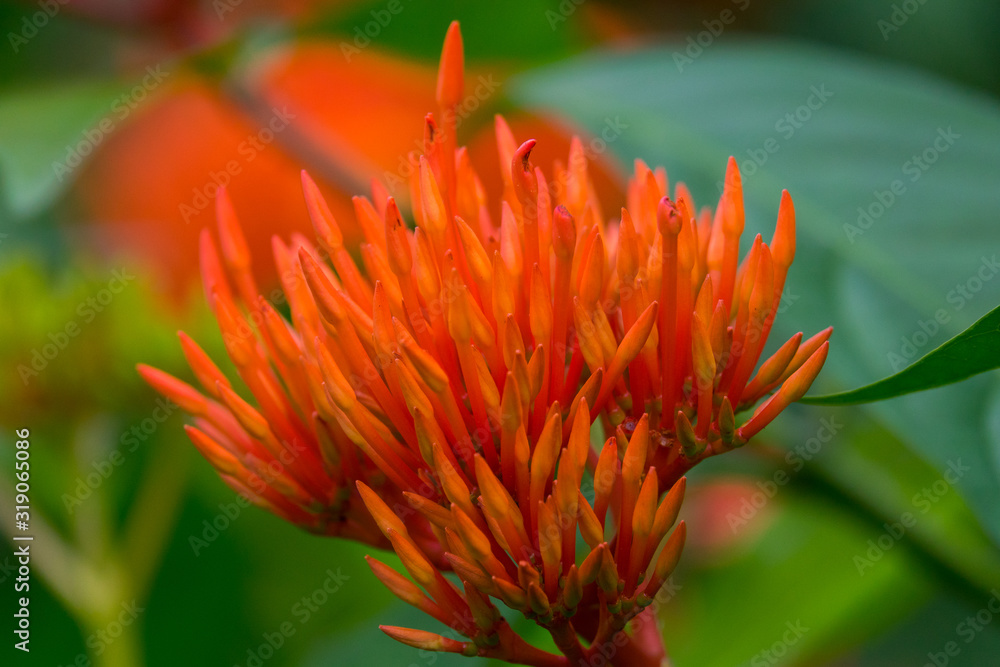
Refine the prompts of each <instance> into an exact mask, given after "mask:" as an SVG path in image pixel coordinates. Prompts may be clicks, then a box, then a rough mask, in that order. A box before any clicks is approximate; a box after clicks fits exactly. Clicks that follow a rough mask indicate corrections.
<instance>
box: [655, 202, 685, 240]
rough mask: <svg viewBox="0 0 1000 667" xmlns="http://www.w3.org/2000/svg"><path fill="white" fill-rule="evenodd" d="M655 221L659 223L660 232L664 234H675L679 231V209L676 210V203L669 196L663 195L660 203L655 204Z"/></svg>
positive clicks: (680, 220)
mask: <svg viewBox="0 0 1000 667" xmlns="http://www.w3.org/2000/svg"><path fill="white" fill-rule="evenodd" d="M656 221H657V222H658V223H659V225H660V232H661V233H662V234H664V235H666V234H671V235H673V236H676V235H678V234H680V233H681V225H682V222H683V219H682V218H681V213H680V211H679V210H677V206H676V204H674V202H673V201H671V200H670V197H663V198H662V199H661V200H660V203H659V204H657V206H656Z"/></svg>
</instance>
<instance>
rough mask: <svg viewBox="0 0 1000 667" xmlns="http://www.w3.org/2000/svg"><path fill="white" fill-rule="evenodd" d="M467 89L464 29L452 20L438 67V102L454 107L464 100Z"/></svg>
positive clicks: (441, 104) (444, 105)
mask: <svg viewBox="0 0 1000 667" xmlns="http://www.w3.org/2000/svg"><path fill="white" fill-rule="evenodd" d="M464 90H465V48H464V45H463V44H462V29H461V26H460V25H459V23H458V21H452V22H451V25H450V26H448V33H447V34H446V35H445V38H444V47H443V48H442V49H441V64H440V66H439V67H438V80H437V95H436V98H437V103H438V104H439V105H440V106H442V107H454V106H456V105H458V104H459V103H460V102H461V101H462V95H463V94H464Z"/></svg>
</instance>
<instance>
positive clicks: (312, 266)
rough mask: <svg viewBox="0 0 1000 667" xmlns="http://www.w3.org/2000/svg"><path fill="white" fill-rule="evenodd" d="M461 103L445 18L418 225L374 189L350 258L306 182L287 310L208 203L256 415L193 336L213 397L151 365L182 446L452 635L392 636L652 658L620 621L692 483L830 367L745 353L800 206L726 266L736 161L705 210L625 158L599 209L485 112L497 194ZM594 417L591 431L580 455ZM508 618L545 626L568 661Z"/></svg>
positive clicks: (208, 243) (775, 287)
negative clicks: (304, 216) (606, 211)
mask: <svg viewBox="0 0 1000 667" xmlns="http://www.w3.org/2000/svg"><path fill="white" fill-rule="evenodd" d="M462 95H463V53H462V41H461V35H460V32H459V30H458V26H457V24H454V25H452V27H451V29H450V30H449V32H448V35H447V38H446V40H445V46H444V52H443V54H442V58H441V68H440V74H439V79H438V90H437V98H438V103H439V105H440V108H439V110H438V116H437V119H440V121H441V122H440V124H439V123H438V121H437V119H436V118H435V116H433V115H430V114H429V115H428V116H427V118H426V120H425V127H426V132H425V139H424V152H423V155H421V156H420V158H419V169H417V170H415V171H414V173H413V175H412V178H411V179H410V182H409V193H408V194H409V211H410V215H411V216H412V218H413V219H414V222H415V225H413V226H412V227H411V225H410V224H408V222H407V221H406V220H405V219H404V216H403V213H402V212H401V210H400V208H399V206H397V203H396V201H395V199H394V198H393V197H392V196H389V194H388V192H387V191H386V190H385V188H384V187H382V186H380V185H378V184H377V183H376V184H375V185H374V186H373V192H372V199H368V198H365V197H356V198H355V199H354V204H355V213H356V220H355V221H354V222H355V223H356V224H357V226H358V227H359V229H360V231H361V233H362V234H363V235H364V238H365V242H364V243H363V244H361V245H360V247H359V248H357V249H354V248H347V247H345V244H344V237H343V233H342V226H341V225H342V224H343V221H338V220H335V219H334V218H333V216H332V215H331V213H330V210H329V208H328V206H327V205H326V203H325V202H324V200H323V197H322V195H321V194H320V192H319V189H318V188H317V186H316V185H315V183H313V181H312V180H310V179H309V177H308V176H306V175H305V174H303V185H304V191H305V200H306V203H307V207H308V211H309V215H310V217H311V219H312V222H313V226H314V228H315V231H316V235H317V238H318V246H317V245H313V244H312V243H311V242H310V241H309V240H307V239H305V238H301V237H296V238H293V239H291V242H290V243H285V242H283V241H281V240H279V239H277V238H276V239H275V240H274V258H275V261H276V262H277V264H278V268H279V269H280V276H281V280H282V283H283V288H284V289H283V298H284V299H286V300H287V304H288V308H289V311H290V319H286V318H285V317H284V316H282V315H281V314H279V312H278V311H276V310H275V307H274V304H273V303H272V302H269V301H268V300H266V299H265V298H264V297H263V296H261V294H260V292H259V290H258V288H257V286H256V285H255V282H254V279H253V277H252V274H251V271H250V263H251V260H250V257H249V255H248V252H247V250H246V243H245V242H244V239H243V236H242V233H241V231H240V227H239V224H238V223H237V220H236V215H235V213H234V211H233V208H232V206H231V204H230V202H229V200H228V198H227V197H226V195H225V193H224V192H222V191H220V194H219V198H218V223H219V225H218V237H219V244H218V245H217V244H216V242H215V241H214V240H213V237H212V236H211V235H210V233H208V232H207V231H206V232H205V233H204V234H203V237H202V245H201V267H202V273H203V278H204V284H205V291H206V295H207V297H208V300H209V303H210V304H211V306H212V309H213V311H214V313H215V315H216V317H217V319H218V322H219V327H220V329H221V331H222V335H223V341H224V343H225V346H226V349H227V351H228V353H229V357H230V358H231V359H232V361H233V363H234V364H235V366H236V368H237V370H238V372H239V376H240V378H241V379H242V381H243V383H244V385H245V387H246V389H247V390H249V392H250V393H251V394H252V395H253V398H254V400H255V403H256V407H254V406H253V405H251V404H250V403H249V402H248V401H247V400H245V399H244V398H243V397H241V396H240V395H239V393H238V392H237V391H236V389H234V387H233V386H232V384H231V382H230V381H229V380H228V379H227V378H226V376H225V375H224V374H223V373H222V372H221V371H220V370H219V369H218V367H217V366H216V365H215V364H214V363H213V362H212V361H211V360H210V359H209V358H208V356H207V355H206V354H205V353H204V352H203V351H202V350H201V349H200V348H199V347H198V346H197V345H196V344H195V343H194V342H193V341H192V340H191V339H190V338H188V337H187V336H185V335H184V334H181V342H182V345H183V348H184V351H185V353H186V355H187V359H188V361H189V362H190V365H191V369H192V371H193V372H194V375H195V377H196V378H197V380H198V382H199V384H200V385H201V390H198V389H196V388H194V387H192V386H190V385H188V384H185V383H184V382H182V381H180V380H178V379H176V378H173V377H171V376H169V375H166V374H165V373H163V372H161V371H157V370H155V369H152V368H149V367H145V366H143V367H140V372H141V373H142V374H143V376H144V377H145V378H146V380H147V381H149V383H150V384H152V385H153V386H154V387H155V388H156V389H157V390H159V391H160V392H161V393H163V394H165V395H167V396H168V397H170V398H172V399H173V400H175V401H176V402H177V403H178V404H180V405H181V406H182V407H183V409H184V410H186V411H187V412H188V413H190V414H191V415H193V416H194V424H193V425H192V426H189V427H188V434H189V436H190V438H191V440H192V441H193V442H194V444H195V446H196V447H197V448H198V449H199V451H201V453H202V454H203V455H204V456H205V457H206V458H207V459H208V460H209V461H210V462H211V463H212V464H213V465H214V466H215V467H216V469H218V471H219V473H220V474H221V475H222V477H223V479H224V480H225V481H226V483H227V484H229V485H230V486H231V487H232V488H234V489H236V490H237V491H239V492H241V493H244V494H246V495H247V496H248V497H249V498H251V499H252V500H253V501H254V502H256V503H257V504H259V505H261V506H264V507H266V508H268V509H270V510H271V511H273V512H275V513H276V514H278V515H279V516H282V517H284V518H286V519H288V520H289V521H292V522H294V523H296V524H299V525H301V526H303V527H305V528H306V529H308V530H312V531H315V532H318V533H321V534H327V535H339V536H343V537H349V538H352V539H356V540H361V541H364V542H367V543H369V544H372V545H375V546H380V547H387V548H392V549H393V550H394V551H395V552H396V554H397V555H398V556H399V558H400V559H401V561H402V563H403V565H404V567H405V569H406V571H407V572H408V573H409V575H410V577H411V578H407V577H405V576H403V575H402V574H401V573H399V572H397V571H395V570H393V569H392V568H390V567H388V566H386V565H385V564H383V563H381V562H379V561H377V560H375V559H372V558H369V564H370V566H371V568H372V570H373V571H374V573H375V575H376V576H377V577H378V578H379V579H380V580H381V581H382V582H383V583H385V585H386V586H388V587H389V588H390V589H391V590H392V592H393V593H395V594H396V595H397V596H399V597H400V598H401V599H403V600H405V601H406V602H408V603H409V604H411V605H414V606H415V607H417V608H419V609H421V610H422V611H424V612H426V613H427V614H428V615H429V616H431V617H433V618H435V619H437V620H438V621H440V622H441V623H443V624H445V625H446V626H447V627H448V628H450V631H449V632H447V633H446V634H448V635H449V636H444V635H442V634H436V633H431V632H425V631H421V630H412V629H405V628H395V627H384V628H383V630H384V631H385V632H386V633H387V634H389V635H390V636H392V637H394V638H395V639H398V640H399V641H402V642H404V643H407V644H410V645H412V646H415V647H418V648H422V649H427V650H436V651H447V652H454V653H461V654H464V655H470V656H472V655H480V656H488V657H492V658H498V659H503V660H507V661H510V662H516V663H522V664H530V665H570V664H578V661H579V660H582V661H584V662H583V663H582V664H587V661H589V660H591V659H595V658H597V657H599V655H600V656H604V659H606V657H607V656H608V655H609V651H608V649H607V647H608V646H613V647H614V651H611V653H613V654H614V656H615V657H613V658H612V659H611V662H612V663H614V664H622V665H625V664H629V665H633V664H637V665H641V664H659V663H660V661H661V660H662V658H663V648H662V642H661V640H660V638H659V637H658V635H657V633H656V630H655V623H645V624H643V625H644V627H645V628H648V629H651V630H652V632H651V633H650V632H648V631H644V632H632V633H631V634H630V633H628V632H626V628H627V626H628V624H629V622H630V621H632V620H633V619H635V618H636V617H637V616H638V615H640V614H649V610H648V607H649V605H650V604H651V603H652V601H653V600H654V599H655V598H656V595H657V592H658V591H660V589H661V586H662V585H663V583H664V582H665V580H666V579H667V577H668V576H669V575H670V573H671V571H672V570H673V568H674V567H675V565H676V564H677V562H678V559H679V557H680V553H681V550H682V548H683V545H684V539H685V525H684V522H683V521H681V522H680V523H677V517H678V512H679V510H680V506H681V501H682V499H683V495H684V487H685V478H684V475H685V474H686V472H687V471H688V470H689V469H690V468H691V467H692V466H694V465H695V464H697V463H698V462H699V461H701V460H703V459H705V458H706V457H709V456H713V455H715V454H719V453H721V452H725V451H727V450H730V449H732V448H734V447H738V446H741V445H742V444H744V443H745V442H746V441H747V440H748V439H749V438H750V437H752V436H753V435H754V434H756V433H757V432H758V431H760V430H761V429H762V428H764V426H766V425H767V424H768V423H769V422H770V421H771V420H773V419H774V417H775V416H776V415H777V414H778V413H779V412H780V411H781V410H782V409H784V408H785V407H786V406H787V405H789V404H790V403H791V402H793V401H795V400H797V399H799V398H800V397H801V396H802V395H803V394H804V393H805V391H806V390H807V389H808V387H809V385H810V384H811V383H812V381H813V379H814V378H815V377H816V375H817V374H818V372H819V370H820V368H821V367H822V365H823V362H824V361H825V359H826V354H827V348H828V342H827V339H828V338H829V336H830V330H829V329H828V330H825V331H823V332H821V333H819V334H817V335H815V336H813V337H812V338H809V339H808V340H803V339H802V335H801V334H797V335H796V336H794V337H792V338H791V339H790V340H789V341H788V342H787V343H785V344H784V345H782V346H781V347H780V348H779V349H778V350H777V352H775V353H774V355H773V356H771V357H770V358H769V359H767V360H765V361H763V362H761V356H762V351H763V349H764V344H765V341H766V339H767V337H768V333H769V331H770V328H771V323H772V321H773V319H774V316H775V314H776V313H777V310H778V304H779V302H780V300H781V294H782V290H783V287H784V283H785V277H786V274H787V272H788V268H789V265H790V264H791V262H792V256H793V254H794V249H795V248H794V246H795V223H794V211H793V208H792V201H791V198H790V197H789V196H788V194H787V193H784V194H783V195H782V198H781V204H780V209H779V213H778V223H777V228H776V230H775V233H774V238H773V239H772V241H771V243H770V244H768V243H764V242H762V240H761V237H760V236H758V237H757V238H755V239H754V241H753V243H752V246H751V248H750V250H749V253H748V254H747V255H746V258H745V259H744V260H743V261H742V263H741V262H740V261H739V239H740V235H741V233H742V231H743V226H744V212H743V195H742V189H741V185H740V176H739V172H738V170H737V167H736V164H735V161H733V160H731V161H730V164H729V168H728V172H727V177H726V186H725V190H724V192H723V194H722V198H721V201H720V203H719V206H718V207H717V208H716V209H715V210H714V212H713V211H712V210H710V209H702V210H701V211H698V210H697V209H696V208H695V205H694V202H693V199H692V197H691V194H690V192H689V191H688V190H687V189H686V188H685V187H684V185H683V184H677V185H676V187H674V188H673V197H672V198H671V197H670V196H669V192H670V189H669V187H668V182H667V177H666V174H665V172H664V171H663V170H662V169H658V170H655V171H654V170H651V169H649V168H648V167H647V166H646V165H645V164H643V163H642V162H638V161H637V162H636V165H635V173H634V175H633V176H632V179H631V180H630V183H629V187H628V193H627V207H625V208H623V209H622V210H621V215H620V217H618V216H616V217H615V218H614V219H612V220H611V221H608V220H606V219H605V217H604V215H603V213H602V211H601V207H600V204H599V202H598V199H597V197H596V195H595V192H594V187H593V184H592V182H591V180H590V179H589V177H588V172H587V159H586V157H585V156H584V151H583V146H582V144H581V142H580V141H579V140H574V141H573V142H572V145H571V149H570V154H569V156H568V160H567V162H566V163H565V164H564V165H563V164H558V163H557V164H556V165H555V175H554V178H553V179H552V180H548V179H547V177H546V175H545V174H544V172H543V171H542V170H541V169H539V168H537V167H535V166H534V165H533V164H532V162H531V159H530V156H531V152H532V148H533V147H534V141H531V140H529V141H526V142H524V143H522V144H520V145H519V144H518V143H517V142H516V141H515V139H514V137H513V136H512V134H511V132H510V130H509V128H508V126H507V125H506V123H505V122H504V121H503V119H502V118H497V121H496V136H497V143H498V148H499V155H500V160H501V168H502V169H501V171H502V174H503V179H504V194H503V197H502V200H501V201H500V202H498V203H494V202H490V201H487V198H486V196H485V194H484V192H485V190H484V188H483V186H482V183H481V181H480V179H479V176H478V175H477V174H476V172H475V171H474V170H473V169H472V167H471V163H470V160H469V156H468V154H467V152H466V149H465V148H461V147H458V145H457V142H456V135H455V118H456V114H455V109H456V107H457V105H458V104H459V103H460V101H461V99H462ZM497 204H498V205H497ZM220 250H221V252H220ZM354 250H357V252H356V253H353V252H352V251H354ZM356 255H357V256H360V259H361V264H362V265H363V268H359V266H358V264H357V263H356V260H355V256H356ZM272 301H273V300H272ZM755 371H756V372H755ZM769 394H770V396H769V398H767V400H766V401H765V402H764V403H763V404H762V405H761V406H760V407H759V408H757V409H756V410H755V411H754V412H753V413H752V414H750V416H749V417H748V418H747V419H746V420H745V421H744V422H743V423H742V424H739V423H738V422H737V415H739V414H740V413H742V412H744V411H746V410H748V409H749V408H751V407H752V406H754V405H755V404H756V403H757V402H758V401H759V400H760V399H761V398H763V397H765V396H767V395H769ZM595 421H596V422H597V424H598V425H599V427H600V428H601V429H602V430H603V433H604V434H605V436H606V440H605V439H604V437H600V438H598V442H597V443H592V432H593V431H594V425H595ZM602 440H603V442H602ZM595 445H596V446H595ZM675 524H676V527H675ZM671 529H673V530H671ZM446 572H452V573H454V574H455V575H457V579H458V581H459V582H460V583H455V580H454V578H451V577H447V576H445V574H444V573H446ZM414 582H415V583H414ZM498 605H502V606H506V607H508V608H510V609H513V610H517V611H520V612H522V613H523V615H524V616H526V617H527V618H530V619H533V620H534V621H535V622H536V623H538V624H540V625H541V626H543V627H545V628H546V629H547V630H548V631H549V632H550V633H551V635H552V637H553V639H554V641H555V644H556V646H557V647H558V648H559V650H560V652H561V655H560V654H555V653H550V652H547V651H543V650H541V649H539V648H537V647H534V646H532V645H530V644H529V643H528V642H527V641H525V640H524V639H523V638H522V637H520V636H519V635H518V634H516V633H515V632H514V631H513V630H512V628H511V627H510V626H509V625H508V623H507V621H506V620H505V619H504V617H503V616H502V615H501V613H500V609H499V607H498Z"/></svg>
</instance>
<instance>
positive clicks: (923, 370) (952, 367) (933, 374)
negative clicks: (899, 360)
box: [802, 307, 1000, 405]
mask: <svg viewBox="0 0 1000 667" xmlns="http://www.w3.org/2000/svg"><path fill="white" fill-rule="evenodd" d="M996 368H1000V307H997V308H994V309H993V310H991V311H990V312H989V313H987V314H986V315H984V316H983V317H982V318H980V319H979V320H978V321H977V322H976V323H975V324H973V325H972V326H971V327H969V328H968V329H966V330H965V331H963V332H962V333H960V334H959V335H957V336H955V337H954V338H952V339H951V340H949V341H948V342H947V343H945V344H944V345H942V346H941V347H939V348H937V349H935V350H932V351H931V352H929V353H928V354H927V355H926V356H924V357H921V358H920V360H919V361H916V362H914V363H913V364H911V365H909V366H907V367H906V368H904V369H903V370H901V371H900V372H898V373H896V374H894V375H890V376H889V377H887V378H885V379H882V380H879V381H878V382H873V383H872V384H869V385H866V386H864V387H859V388H857V389H852V390H851V391H844V392H841V393H839V394H827V395H825V396H807V397H805V398H803V399H802V402H803V403H806V404H808V405H852V404H857V403H871V402H873V401H882V400H885V399H887V398H895V397H896V396H902V395H903V394H912V393H913V392H916V391H924V390H925V389H933V388H935V387H943V386H944V385H946V384H951V383H953V382H960V381H962V380H965V379H967V378H969V377H972V376H973V375H976V374H978V373H984V372H986V371H991V370H994V369H996Z"/></svg>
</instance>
